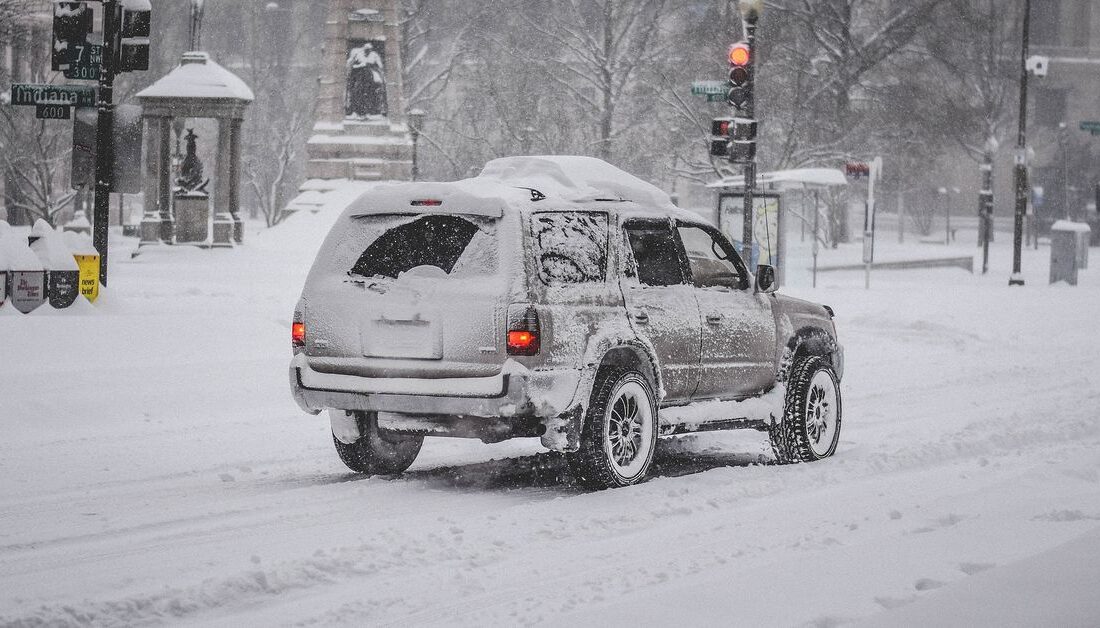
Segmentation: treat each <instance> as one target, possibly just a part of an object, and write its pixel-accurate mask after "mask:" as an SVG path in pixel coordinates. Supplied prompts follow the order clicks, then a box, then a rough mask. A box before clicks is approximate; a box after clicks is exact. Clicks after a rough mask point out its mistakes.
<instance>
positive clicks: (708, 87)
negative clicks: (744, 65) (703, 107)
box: [691, 81, 729, 102]
mask: <svg viewBox="0 0 1100 628" xmlns="http://www.w3.org/2000/svg"><path fill="white" fill-rule="evenodd" d="M728 91H729V85H728V84H727V83H726V82H725V81H695V82H694V83H692V84H691V95H692V96H707V97H708V100H709V97H710V96H722V97H725V95H726V92H728ZM711 102H714V101H711Z"/></svg>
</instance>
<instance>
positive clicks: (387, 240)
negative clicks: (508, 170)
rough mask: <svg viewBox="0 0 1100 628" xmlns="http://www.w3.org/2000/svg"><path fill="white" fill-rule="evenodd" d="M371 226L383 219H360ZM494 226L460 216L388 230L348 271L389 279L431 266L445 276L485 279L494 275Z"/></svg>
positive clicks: (421, 220) (428, 218) (422, 220)
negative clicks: (417, 268)
mask: <svg viewBox="0 0 1100 628" xmlns="http://www.w3.org/2000/svg"><path fill="white" fill-rule="evenodd" d="M357 220H358V221H364V222H372V221H377V220H385V218H381V217H379V218H376V219H373V220H372V219H370V218H359V219H357ZM496 246H497V245H496V237H495V228H494V225H492V224H489V225H481V226H479V225H478V224H475V223H474V222H471V221H470V220H467V219H466V218H463V217H459V216H424V217H421V218H417V219H415V220H412V221H411V222H405V223H403V224H399V225H397V226H394V227H391V228H389V229H387V230H386V231H384V232H383V233H382V234H381V235H379V236H378V237H377V238H375V240H374V241H373V242H371V243H370V245H369V246H367V248H366V250H364V251H363V253H362V255H360V256H359V259H358V260H357V261H356V262H355V265H354V266H353V267H352V268H351V274H353V275H360V276H362V277H378V276H381V277H390V278H394V279H396V278H397V276H398V275H400V274H401V273H404V272H408V271H410V270H412V269H413V268H416V267H418V266H434V267H436V268H439V269H441V270H442V271H443V272H445V273H447V274H448V275H451V274H454V275H484V274H491V273H493V272H495V271H496V254H497V251H496Z"/></svg>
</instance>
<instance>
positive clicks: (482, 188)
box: [347, 156, 700, 221]
mask: <svg viewBox="0 0 1100 628" xmlns="http://www.w3.org/2000/svg"><path fill="white" fill-rule="evenodd" d="M594 202H617V203H630V204H632V205H633V207H630V210H629V211H631V212H639V213H660V214H661V215H669V214H671V215H678V216H681V217H683V218H685V219H690V220H695V221H698V220H700V218H699V216H698V215H696V214H694V213H691V212H686V211H684V210H681V209H680V208H678V207H676V206H675V205H674V204H673V203H672V199H671V198H670V197H669V195H668V194H666V193H665V192H664V191H663V190H661V189H660V188H658V187H656V186H654V185H651V184H649V183H646V182H645V181H642V180H641V179H639V178H637V177H635V176H633V175H631V174H628V173H626V172H624V171H622V170H620V169H618V168H616V167H614V166H612V165H610V164H608V163H606V162H604V161H601V160H599V159H595V158H593V157H577V156H544V157H505V158H501V159H494V160H493V161H490V162H489V163H488V164H486V165H485V168H484V169H483V170H482V171H481V174H479V175H478V176H476V177H473V178H470V179H464V180H461V181H455V182H452V183H402V184H396V185H386V186H380V187H378V188H375V189H372V190H370V191H368V192H365V193H364V194H363V195H362V196H360V197H359V198H358V199H356V200H355V201H354V202H353V203H351V205H350V206H349V207H348V210H347V214H348V215H350V216H366V215H376V214H432V213H435V214H468V215H476V216H487V217H500V216H502V215H503V213H504V212H506V211H509V210H519V209H520V208H521V207H531V206H532V204H534V205H536V206H537V208H538V209H539V210H549V211H553V210H555V209H575V208H576V206H577V205H580V204H585V205H587V204H590V203H594Z"/></svg>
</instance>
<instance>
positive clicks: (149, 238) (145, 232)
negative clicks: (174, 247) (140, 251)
mask: <svg viewBox="0 0 1100 628" xmlns="http://www.w3.org/2000/svg"><path fill="white" fill-rule="evenodd" d="M160 234H161V218H160V212H157V211H146V212H145V215H144V216H142V218H141V245H142V246H144V245H146V244H160V243H161V239H160Z"/></svg>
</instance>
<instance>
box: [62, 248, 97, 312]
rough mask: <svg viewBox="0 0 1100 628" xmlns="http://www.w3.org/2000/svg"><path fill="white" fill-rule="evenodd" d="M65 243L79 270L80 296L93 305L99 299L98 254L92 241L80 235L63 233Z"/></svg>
mask: <svg viewBox="0 0 1100 628" xmlns="http://www.w3.org/2000/svg"><path fill="white" fill-rule="evenodd" d="M65 242H66V243H67V244H68V245H69V250H70V251H72V253H73V259H74V260H75V261H76V265H77V267H78V268H79V269H80V294H82V295H84V298H86V299H88V300H89V301H91V302H92V303H95V300H96V299H98V298H99V253H97V252H96V250H95V247H94V246H92V239H91V238H89V237H88V236H87V235H84V234H82V233H73V232H71V231H67V232H65Z"/></svg>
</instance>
